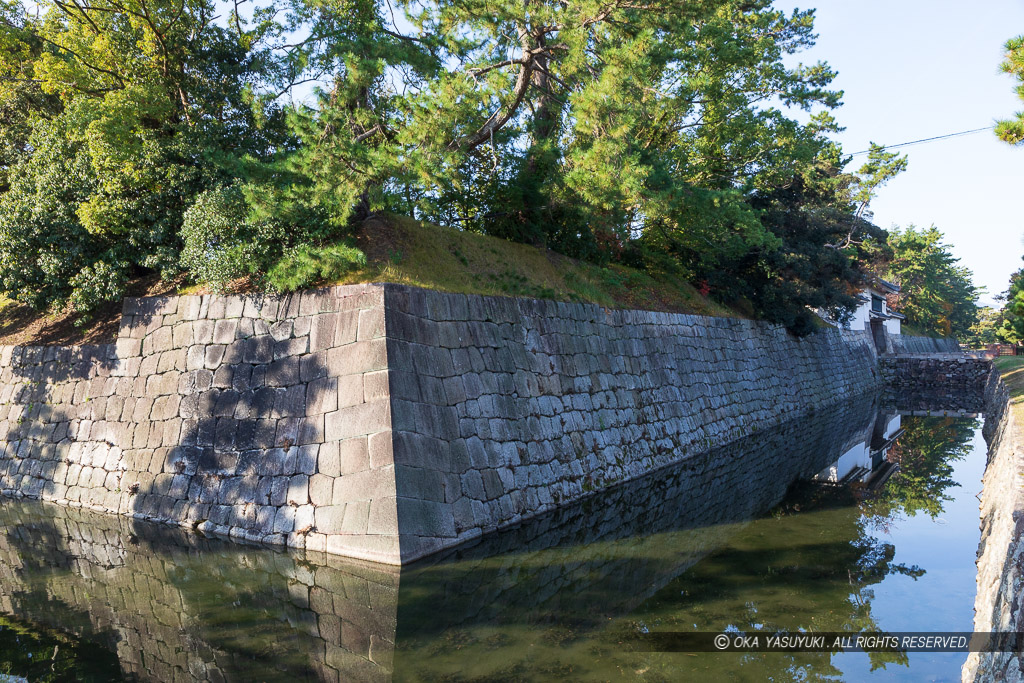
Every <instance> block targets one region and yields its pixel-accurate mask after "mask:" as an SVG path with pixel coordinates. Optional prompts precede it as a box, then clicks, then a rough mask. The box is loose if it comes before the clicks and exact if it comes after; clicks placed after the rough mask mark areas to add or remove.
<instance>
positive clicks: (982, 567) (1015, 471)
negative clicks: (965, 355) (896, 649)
mask: <svg viewBox="0 0 1024 683" xmlns="http://www.w3.org/2000/svg"><path fill="white" fill-rule="evenodd" d="M985 403H986V416H985V430H984V434H985V439H986V441H988V445H989V450H988V463H987V464H986V466H985V476H984V479H983V487H982V491H981V505H980V510H981V542H980V543H979V545H978V592H977V595H976V597H975V603H974V630H975V631H976V632H979V633H988V632H1001V633H1006V634H1011V635H1013V634H1017V636H1018V638H1019V633H1020V631H1021V627H1022V625H1024V602H1022V600H1021V596H1022V595H1024V425H1022V424H1021V420H1020V415H1019V414H1015V413H1016V412H1017V410H1019V409H1015V407H1014V406H1013V404H1012V403H1011V399H1010V395H1009V392H1008V391H1007V388H1006V385H1005V384H1003V382H1002V381H1001V380H1000V379H999V376H998V373H995V372H993V373H992V378H991V381H990V382H989V384H988V387H987V388H986V394H985ZM1019 646H1020V643H1019V641H1018V647H1017V649H1016V652H1013V651H1007V652H972V653H971V654H970V655H969V656H968V658H967V661H966V662H965V663H964V666H963V670H962V672H961V678H962V680H963V681H965V683H966V682H970V681H1007V682H1014V681H1017V682H1019V681H1024V655H1022V654H1021V651H1020V647H1019Z"/></svg>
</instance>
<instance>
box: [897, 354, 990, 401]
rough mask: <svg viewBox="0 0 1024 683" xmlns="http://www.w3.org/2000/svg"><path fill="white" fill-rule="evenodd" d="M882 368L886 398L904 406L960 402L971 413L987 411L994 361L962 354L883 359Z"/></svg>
mask: <svg viewBox="0 0 1024 683" xmlns="http://www.w3.org/2000/svg"><path fill="white" fill-rule="evenodd" d="M879 366H880V368H881V371H882V379H883V380H884V382H885V387H886V393H887V395H890V396H893V397H898V398H899V401H900V403H901V404H902V405H904V406H911V405H913V404H915V403H918V404H920V405H921V406H928V405H931V404H935V403H942V404H946V405H954V404H956V403H958V402H959V403H960V404H962V405H961V407H962V408H963V409H967V410H971V411H972V412H979V413H980V412H983V411H984V410H985V406H984V396H985V388H986V385H987V383H988V381H989V378H990V377H991V375H992V361H991V360H988V359H984V358H967V357H965V356H963V354H945V355H938V354H936V355H917V356H883V357H882V358H880V359H879Z"/></svg>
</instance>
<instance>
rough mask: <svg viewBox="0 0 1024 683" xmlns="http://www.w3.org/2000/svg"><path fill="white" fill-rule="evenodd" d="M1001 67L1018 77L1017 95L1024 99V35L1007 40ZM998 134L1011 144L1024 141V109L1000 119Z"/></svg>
mask: <svg viewBox="0 0 1024 683" xmlns="http://www.w3.org/2000/svg"><path fill="white" fill-rule="evenodd" d="M1000 68H1001V69H1002V71H1003V73H1006V74H1009V75H1011V76H1013V77H1014V78H1015V79H1017V81H1018V85H1017V87H1016V88H1015V91H1016V93H1017V96H1018V97H1019V98H1020V99H1021V100H1022V101H1024V36H1017V37H1016V38H1011V39H1010V40H1008V41H1006V59H1005V60H1004V61H1003V63H1002V64H1001V65H1000ZM996 135H998V136H999V138H1000V139H1001V140H1003V141H1005V142H1008V143H1010V144H1011V145H1019V144H1021V143H1024V111H1020V112H1017V113H1016V114H1015V115H1014V117H1013V118H1009V119H1004V120H1002V121H999V122H998V123H997V124H996Z"/></svg>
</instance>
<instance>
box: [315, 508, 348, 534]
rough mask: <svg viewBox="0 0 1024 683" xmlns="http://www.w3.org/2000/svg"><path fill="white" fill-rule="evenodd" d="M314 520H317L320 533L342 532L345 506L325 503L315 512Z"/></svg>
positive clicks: (317, 528)
mask: <svg viewBox="0 0 1024 683" xmlns="http://www.w3.org/2000/svg"><path fill="white" fill-rule="evenodd" d="M314 520H315V522H316V530H317V531H318V532H319V533H322V534H327V535H328V536H331V535H333V534H340V533H341V529H342V524H343V523H344V521H345V506H344V505H325V506H323V507H318V508H317V509H316V511H315V512H314Z"/></svg>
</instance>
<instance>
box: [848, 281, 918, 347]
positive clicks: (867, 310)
mask: <svg viewBox="0 0 1024 683" xmlns="http://www.w3.org/2000/svg"><path fill="white" fill-rule="evenodd" d="M899 291H900V288H899V285H894V284H893V283H891V282H886V281H885V280H883V279H882V278H880V277H873V278H871V280H869V281H868V285H867V287H865V288H864V289H863V290H861V292H860V294H859V295H858V297H859V298H860V301H861V304H860V306H859V307H858V308H857V310H856V311H855V312H854V314H853V317H852V318H851V319H850V329H853V330H869V329H871V327H872V325H881V326H883V327H885V331H886V332H888V333H889V334H891V335H892V334H899V333H900V322H901V321H903V320H904V319H906V316H904V315H903V314H901V313H897V312H896V311H892V310H889V304H888V302H886V296H888V295H889V294H896V293H898V292H899Z"/></svg>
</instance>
